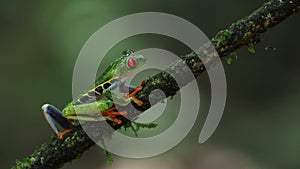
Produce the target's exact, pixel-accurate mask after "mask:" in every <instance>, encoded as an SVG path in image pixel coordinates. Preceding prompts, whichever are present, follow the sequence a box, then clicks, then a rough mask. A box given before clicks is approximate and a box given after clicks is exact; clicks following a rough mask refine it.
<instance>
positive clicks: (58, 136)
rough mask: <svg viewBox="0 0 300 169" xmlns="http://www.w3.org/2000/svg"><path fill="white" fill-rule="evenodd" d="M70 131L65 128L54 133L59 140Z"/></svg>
mask: <svg viewBox="0 0 300 169" xmlns="http://www.w3.org/2000/svg"><path fill="white" fill-rule="evenodd" d="M70 131H71V130H65V131H63V132H59V133H57V134H56V135H57V138H58V139H60V140H61V139H62V138H63V137H64V135H65V134H67V133H69V132H70Z"/></svg>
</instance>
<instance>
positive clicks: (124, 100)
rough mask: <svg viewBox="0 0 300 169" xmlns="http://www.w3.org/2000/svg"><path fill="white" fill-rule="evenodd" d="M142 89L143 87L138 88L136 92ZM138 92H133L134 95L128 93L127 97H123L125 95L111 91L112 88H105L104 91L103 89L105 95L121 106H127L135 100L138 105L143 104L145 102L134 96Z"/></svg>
mask: <svg viewBox="0 0 300 169" xmlns="http://www.w3.org/2000/svg"><path fill="white" fill-rule="evenodd" d="M140 90H141V88H139V89H138V90H136V92H138V91H140ZM136 92H135V93H133V94H132V95H131V94H130V95H128V97H127V98H123V97H119V96H118V95H117V94H116V93H114V92H113V91H111V90H104V91H103V93H104V95H105V96H106V97H107V98H109V99H111V100H113V102H114V103H115V104H117V105H120V106H126V105H128V104H129V103H130V102H132V101H133V102H134V103H136V104H137V105H138V106H142V105H143V102H142V101H140V100H138V99H137V98H136V97H135V96H134V95H135V94H136Z"/></svg>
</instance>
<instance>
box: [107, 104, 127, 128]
mask: <svg viewBox="0 0 300 169" xmlns="http://www.w3.org/2000/svg"><path fill="white" fill-rule="evenodd" d="M127 114H128V113H127V112H126V111H120V112H118V110H117V109H116V108H115V107H113V108H110V109H108V110H106V111H105V112H102V116H108V117H110V118H111V120H112V121H113V122H115V123H117V124H122V120H120V119H118V118H117V116H126V115H127Z"/></svg>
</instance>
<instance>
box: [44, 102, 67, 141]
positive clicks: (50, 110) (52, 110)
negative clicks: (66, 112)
mask: <svg viewBox="0 0 300 169" xmlns="http://www.w3.org/2000/svg"><path fill="white" fill-rule="evenodd" d="M42 110H43V113H44V116H45V118H46V120H47V122H48V123H49V125H50V127H51V129H52V130H53V131H54V133H55V134H56V135H57V137H58V138H59V139H62V137H63V136H64V135H65V134H66V133H68V132H70V131H71V130H70V128H71V122H70V121H69V120H68V119H67V118H65V117H64V116H63V115H62V112H61V111H60V110H58V109H57V108H56V107H54V106H52V105H50V104H45V105H43V106H42ZM55 122H57V123H58V124H59V125H60V126H61V127H63V128H64V129H66V130H65V131H62V132H61V131H59V129H58V126H57V125H56V123H55Z"/></svg>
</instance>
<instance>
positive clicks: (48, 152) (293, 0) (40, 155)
mask: <svg viewBox="0 0 300 169" xmlns="http://www.w3.org/2000/svg"><path fill="white" fill-rule="evenodd" d="M299 4H300V0H271V1H269V2H267V3H265V4H264V5H263V6H262V7H260V8H259V9H257V10H256V11H254V12H253V13H251V14H250V15H249V16H247V17H245V18H243V19H240V20H238V21H237V22H235V23H233V24H232V25H231V26H230V27H229V28H228V29H225V30H222V31H220V32H219V33H217V35H216V36H215V37H213V38H212V39H211V42H212V45H210V44H207V45H204V46H202V47H201V48H200V49H199V51H198V52H197V54H198V55H201V56H203V57H204V58H206V59H205V60H204V62H206V63H210V62H213V61H214V60H213V58H214V57H215V56H217V55H216V53H214V52H213V51H214V50H213V48H212V46H213V47H214V48H215V50H216V51H217V52H218V54H219V57H221V58H222V59H225V58H226V56H228V55H229V54H231V53H232V52H235V51H236V50H237V49H239V48H241V47H244V46H248V47H250V48H252V47H253V45H255V44H257V43H258V42H259V41H260V38H261V34H262V33H264V32H266V31H267V30H268V29H270V28H272V27H274V26H275V25H277V24H279V23H280V22H282V21H283V20H284V19H286V18H287V17H289V16H290V15H292V14H295V13H297V12H298V11H299V9H300V5H299ZM181 58H182V60H181V61H178V62H176V63H174V64H172V65H170V67H169V68H168V70H167V71H168V72H171V73H172V74H174V75H176V76H178V77H181V78H183V79H184V80H183V81H184V82H185V83H184V84H180V85H186V84H187V83H188V82H189V81H190V80H191V79H192V78H190V77H188V78H186V77H185V76H184V75H185V71H186V69H187V68H186V67H185V66H183V65H184V63H185V64H187V65H188V66H189V68H190V69H191V70H192V72H193V74H194V76H195V77H198V76H199V75H200V74H201V73H202V72H204V71H205V70H206V69H205V67H204V64H203V62H201V60H200V59H199V57H198V56H197V55H196V54H195V53H190V54H187V55H185V56H182V57H181ZM154 89H160V90H162V91H163V92H164V93H165V95H166V96H167V97H169V96H173V95H175V94H176V92H177V91H179V89H180V88H179V87H178V85H176V81H175V80H174V79H173V78H172V76H170V75H169V74H168V73H167V72H161V73H159V74H157V75H155V76H153V77H150V78H149V79H148V80H146V83H145V84H144V85H143V90H142V91H141V92H139V93H138V95H137V97H138V99H141V100H142V101H143V102H144V105H143V107H137V108H138V109H139V110H141V111H144V110H146V109H148V108H150V103H149V101H148V96H149V94H150V93H151V91H152V90H154ZM161 99H163V98H155V101H156V102H158V101H160V100H161ZM132 114H133V115H132V116H136V115H138V112H137V113H134V112H133V113H132ZM122 120H123V122H124V124H126V123H127V122H128V120H126V119H122ZM120 127H121V125H113V128H115V129H118V128H120ZM113 131H114V130H112V129H107V130H105V129H104V130H101V131H95V132H94V135H95V136H96V137H97V136H98V137H99V138H101V137H103V136H105V135H110V134H111V133H112V132H113ZM94 144H95V143H94V142H93V141H92V140H91V139H90V138H89V137H88V136H87V134H86V133H85V132H84V131H83V130H82V128H81V127H80V126H75V127H74V129H73V130H72V132H71V133H68V134H67V135H66V137H64V139H63V140H58V139H56V138H55V137H53V139H52V140H51V141H50V142H49V143H47V144H44V145H42V146H40V147H39V148H37V149H36V150H35V151H34V153H33V154H32V155H30V156H28V157H26V158H25V159H23V160H22V161H18V162H17V164H16V166H15V167H13V168H39V169H41V168H52V169H53V168H59V167H62V166H63V165H64V164H65V163H67V162H69V161H71V160H73V159H76V158H77V157H79V156H80V155H81V154H82V153H83V152H84V151H86V150H88V149H89V148H90V147H91V146H93V145H94Z"/></svg>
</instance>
